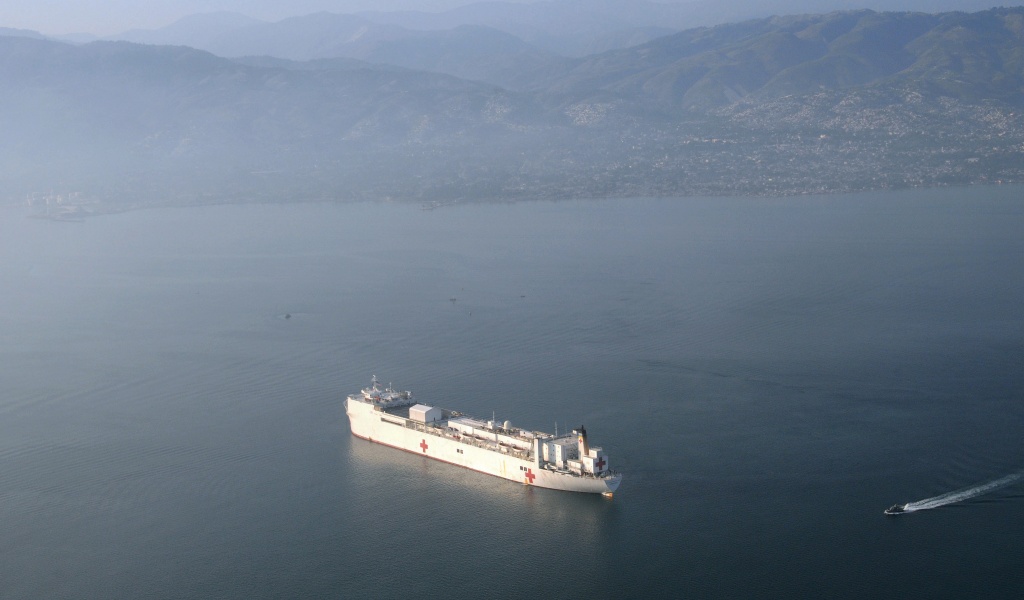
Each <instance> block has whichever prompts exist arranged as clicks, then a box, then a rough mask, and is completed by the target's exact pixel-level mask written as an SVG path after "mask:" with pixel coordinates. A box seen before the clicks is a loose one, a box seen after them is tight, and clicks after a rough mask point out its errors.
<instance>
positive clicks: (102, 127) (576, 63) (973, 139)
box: [0, 8, 1024, 204]
mask: <svg viewBox="0 0 1024 600" xmlns="http://www.w3.org/2000/svg"><path fill="white" fill-rule="evenodd" d="M139 35H141V34H139ZM161 35H165V36H168V39H167V40H165V41H174V40H176V41H177V42H178V43H180V44H182V45H176V46H159V45H140V44H137V43H128V42H95V43H89V44H85V45H72V44H67V43H61V42H56V41H52V40H45V39H38V38H37V37H30V36H25V35H17V36H10V35H7V36H4V35H2V32H0V127H2V130H3V131H4V132H6V135H5V136H3V138H2V139H0V158H2V160H3V164H4V165H5V168H4V169H3V171H2V172H0V177H2V178H3V179H2V180H0V185H2V187H3V189H4V190H6V192H7V194H8V196H11V197H15V198H16V197H19V196H20V195H24V194H27V193H31V192H35V191H39V190H47V189H52V188H55V187H56V188H60V189H68V190H72V189H73V190H76V191H82V193H83V195H84V196H91V197H95V198H101V199H103V200H104V201H105V202H108V203H110V202H118V201H120V202H124V203H131V204H134V203H148V202H176V203H180V202H202V201H212V200H213V199H220V200H232V199H253V198H259V199H286V198H282V194H287V195H288V197H289V198H302V199H308V198H342V199H343V198H380V197H395V198H423V199H432V200H433V199H451V198H456V199H477V198H520V197H566V196H601V195H644V194H690V193H702V194H706V193H754V194H760V193H805V192H818V191H844V190H853V189H870V188H880V187H891V186H901V185H940V184H948V183H972V182H983V181H996V180H1002V181H1019V180H1021V178H1022V173H1024V160H1021V159H1022V157H1024V153H1022V150H1024V127H1022V125H1021V119H1020V117H1019V115H1020V111H1021V110H1024V9H1020V8H1016V9H993V10H987V11H982V12H978V13H970V14H968V13H945V14H938V15H934V14H923V13H876V12H872V11H852V12H838V13H830V14H826V15H802V16H789V17H774V18H767V19H759V20H749V21H744V22H741V23H735V24H727V25H721V26H715V27H703V28H696V29H689V30H686V31H683V32H680V33H676V34H672V35H667V36H662V37H658V38H656V39H653V40H651V41H648V42H645V43H643V44H640V45H636V46H631V47H627V48H621V49H616V50H611V51H607V52H602V53H600V54H594V55H588V56H584V57H576V58H568V57H566V56H563V55H559V54H557V53H554V52H552V51H551V50H549V49H548V50H545V49H541V48H539V47H538V46H536V45H532V44H530V43H527V42H526V41H524V40H522V39H520V38H518V37H516V36H514V35H512V34H511V33H508V32H505V31H499V30H497V29H494V28H488V27H485V26H483V25H463V26H459V27H455V28H453V29H447V30H433V31H427V30H418V31H414V30H410V29H406V28H404V27H402V26H401V25H400V24H398V23H392V24H380V23H373V22H371V21H368V20H366V19H365V18H364V17H355V16H341V15H330V14H321V15H312V16H309V17H301V18H294V19H287V20H285V21H281V22H277V23H263V22H256V21H254V20H252V19H247V18H244V17H239V16H238V15H230V14H220V15H207V16H203V17H197V18H195V19H192V20H186V21H185V22H180V23H178V24H177V25H176V26H175V27H173V28H168V29H166V30H162V33H161ZM172 38H173V39H172ZM136 39H142V38H141V37H137V38H136ZM152 41H157V40H152ZM186 42H189V43H191V44H192V45H194V46H199V47H206V48H207V49H208V50H217V52H218V53H219V54H223V55H237V56H243V55H252V56H251V57H249V58H244V59H230V58H223V57H220V56H217V55H215V54H213V53H210V52H206V51H202V50H197V49H195V48H192V47H187V46H186V45H184V44H185V43H186ZM257 55H261V56H262V57H256V56H257ZM366 61H373V62H366Z"/></svg>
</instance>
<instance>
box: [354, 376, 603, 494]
mask: <svg viewBox="0 0 1024 600" xmlns="http://www.w3.org/2000/svg"><path fill="white" fill-rule="evenodd" d="M345 411H346V412H347V413H348V419H349V424H350V425H351V427H352V433H353V434H354V435H355V436H357V437H361V438H364V439H367V440H370V441H371V442H377V443H378V444H384V445H385V446H392V447H394V448H398V449H400V450H405V451H407V452H413V453H415V454H421V455H423V456H427V457H429V458H433V459H436V460H440V461H444V462H448V463H452V464H454V465H459V466H460V467H466V468H468V469H473V470H474V471H480V472H481V473H487V474H488V475H495V476H497V477H502V478H504V479H511V480H512V481H520V482H522V483H524V484H527V485H535V486H538V487H545V488H551V489H556V490H566V491H570V492H588V493H594V494H604V495H606V496H611V495H612V493H613V492H614V491H615V490H616V489H618V487H619V483H620V482H621V481H622V475H620V474H618V473H615V472H613V471H612V470H611V469H610V467H609V466H608V455H607V454H605V453H604V452H603V451H602V450H601V448H598V447H596V446H591V445H590V444H589V442H588V441H587V430H586V429H584V428H583V427H580V428H579V429H578V430H574V431H573V432H572V433H570V434H565V435H562V436H558V435H551V434H548V433H541V432H539V431H526V430H524V429H519V428H518V427H512V424H511V423H510V422H508V421H505V422H504V423H498V422H495V421H494V420H491V421H482V420H479V419H474V418H472V417H469V416H466V415H464V414H462V413H460V412H458V411H453V410H447V409H443V408H437V407H434V406H428V405H426V404H419V403H417V402H416V401H415V400H413V398H412V393H411V392H397V391H395V390H392V389H391V387H390V386H388V387H387V388H383V389H382V388H381V386H380V384H379V383H378V382H377V377H376V376H374V377H373V383H372V384H371V385H370V387H368V388H365V389H363V390H362V393H360V394H352V395H350V396H349V397H348V399H347V400H346V401H345Z"/></svg>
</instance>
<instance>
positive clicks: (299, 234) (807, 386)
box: [0, 187, 1024, 598]
mask: <svg viewBox="0 0 1024 600" xmlns="http://www.w3.org/2000/svg"><path fill="white" fill-rule="evenodd" d="M1021 197H1022V190H1021V189H1020V188H1019V187H1018V188H1010V187H990V188H972V189H958V190H933V191H912V192H901V193H890V194H875V195H856V196H839V197H824V198H799V199H775V200H766V199H728V198H727V199H668V200H639V201H638V200H620V201H595V202H565V203H521V204H514V205H486V206H453V207H444V208H441V209H438V210H432V211H423V210H420V209H419V207H417V206H408V205H389V204H356V205H302V206H222V207H208V208H189V209H169V210H146V211H137V212H130V213H125V214H118V215H108V216H103V217H98V218H93V219H89V220H87V221H86V222H84V223H63V222H51V221H43V220H35V219H27V218H24V215H25V211H24V210H23V209H21V208H20V207H18V208H7V209H3V210H2V211H0V292H2V296H0V341H2V344H0V542H2V543H0V597H3V598H30V597H40V598H42V597H46V598H115V597H120V598H282V597H296V598H298V597H310V598H312V597H323V598H326V597H381V598H448V597H483V598H506V597H507V598H513V597H532V596H538V597H545V598H581V597H596V598H603V597H701V598H736V597H778V598H790V597H796V596H805V597H837V598H838V597H847V598H863V597H890V598H896V597H919V598H925V597H928V598H934V597H964V596H979V595H980V596H988V597H1020V596H1021V595H1022V594H1024V575H1022V573H1024V569H1022V568H1021V567H1022V566H1024V537H1022V536H1021V532H1022V531H1024V484H1022V483H1020V482H1016V483H1010V484H1009V485H1005V486H1003V487H1001V488H999V489H996V490H992V491H990V492H988V493H986V494H983V495H980V496H977V497H974V498H970V499H968V500H966V501H964V502H960V503H956V504H951V505H947V506H943V507H939V508H936V509H933V510H925V511H920V512H917V513H914V514H911V515H906V516H904V517H898V518H886V517H883V516H882V510H883V509H884V508H886V507H888V506H889V505H891V504H893V503H894V502H909V501H914V500H920V499H924V498H929V497H932V496H937V495H939V494H944V493H947V492H949V491H951V490H955V489H960V488H964V487H965V486H971V485H973V484H979V483H984V482H986V481H991V480H995V479H998V478H1001V477H1006V476H1007V475H1009V474H1012V473H1016V472H1019V471H1021V469H1024V308H1022V307H1024V202H1022V201H1021ZM453 299H454V300H453ZM286 316H287V317H288V318H286ZM372 374H377V375H378V376H380V377H381V378H382V379H383V380H384V381H393V382H394V383H395V386H396V387H400V388H402V389H412V390H413V391H414V393H416V394H417V396H418V397H419V398H420V399H422V400H424V401H428V402H434V403H437V404H439V405H442V406H447V407H451V408H457V409H460V410H463V411H465V412H468V413H470V414H477V415H481V416H489V415H490V414H491V413H492V411H494V412H495V413H496V414H497V416H498V418H499V419H509V420H511V421H512V422H513V423H515V424H517V425H520V426H523V427H529V428H534V429H541V430H548V431H550V430H553V429H554V426H555V422H556V421H557V422H558V425H559V427H560V428H561V427H565V426H576V425H579V424H585V425H586V426H587V429H588V431H589V432H590V433H591V437H592V438H593V440H594V441H595V442H596V443H597V444H599V445H602V446H603V447H604V448H605V449H606V450H607V451H608V453H609V455H610V457H611V461H612V464H613V466H614V467H616V468H618V469H620V470H622V471H624V473H625V479H624V482H623V484H622V487H621V488H620V490H619V493H617V494H616V496H615V498H614V499H613V500H611V501H608V500H606V499H603V498H600V497H590V496H582V495H575V494H567V493H563V492H553V491H547V490H540V489H533V488H527V487H523V486H521V485H517V484H514V483H510V482H507V481H503V480H500V479H497V478H492V477H487V476H484V475H480V474H476V473H473V472H469V471H465V470H462V469H458V468H456V467H452V466H449V465H445V464H441V463H432V462H429V461H427V460H426V459H424V458H422V457H419V456H415V455H412V454H406V453H402V452H399V451H396V450H391V449H387V448H383V447H380V446H376V445H371V444H369V443H367V442H364V441H361V440H358V439H355V438H353V437H352V436H351V435H350V433H349V430H348V423H347V420H346V418H345V416H344V410H343V406H342V400H343V398H344V396H345V395H346V394H348V393H352V392H355V391H357V390H358V389H359V388H360V387H363V386H365V385H366V384H367V383H368V382H369V378H370V376H371V375H372Z"/></svg>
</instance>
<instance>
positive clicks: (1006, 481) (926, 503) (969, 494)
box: [903, 471, 1024, 512]
mask: <svg viewBox="0 0 1024 600" xmlns="http://www.w3.org/2000/svg"><path fill="white" fill-rule="evenodd" d="M1020 479H1024V471H1020V472H1017V473H1013V474H1011V475H1007V476H1006V477H1000V478H999V479H996V480H994V481H989V482H988V483H982V484H980V485H976V486H974V487H969V488H965V489H961V490H954V491H952V492H946V493H945V494H940V495H938V496H933V497H931V498H925V499H924V500H918V501H916V502H910V503H908V504H907V505H906V506H904V507H903V510H904V511H905V512H914V511H915V510H929V509H932V508H938V507H940V506H945V505H947V504H953V503H954V502H963V501H964V500H969V499H971V498H974V497H976V496H980V495H982V494H987V493H988V492H991V491H992V490H996V489H999V488H1001V487H1003V486H1007V485H1010V484H1011V483H1014V482H1016V481H1019V480H1020Z"/></svg>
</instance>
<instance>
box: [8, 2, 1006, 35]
mask: <svg viewBox="0 0 1024 600" xmlns="http://www.w3.org/2000/svg"><path fill="white" fill-rule="evenodd" d="M480 1H487V0H0V27H11V28H16V29H31V30H34V31H39V32H41V33H44V34H49V35H62V34H69V33H91V34H95V35H101V36H102V35H114V34H118V33H123V32H125V31H127V30H129V29H156V28H159V27H163V26H165V25H169V24H171V23H173V22H174V21H176V20H178V19H180V18H181V17H184V16H187V15H191V14H196V13H207V12H214V11H231V12H238V13H242V14H245V15H248V16H250V17H255V18H258V19H263V20H268V21H276V20H280V19H284V18H287V17H291V16H296V15H304V14H309V13H312V12H317V11H324V10H326V11H330V12H337V13H351V12H359V11H369V10H379V11H391V10H423V11H430V12H438V11H443V10H447V9H450V8H455V7H457V6H462V5H466V4H473V3H475V2H480ZM503 1H505V2H514V3H520V4H522V3H532V2H537V1H540V0H503ZM595 1H598V0H595ZM656 1H658V2H660V3H662V4H685V3H695V4H707V3H709V2H712V1H714V0H656ZM719 1H721V2H723V4H728V5H729V6H732V7H735V6H742V5H745V4H746V5H750V6H758V5H764V4H771V5H772V6H773V7H778V8H776V9H775V10H776V11H777V12H779V13H785V12H819V11H817V10H814V9H813V8H809V7H813V6H815V3H814V2H809V1H808V0H769V1H768V2H766V1H765V0H719ZM827 4H829V7H828V8H827V9H824V10H831V9H835V8H873V9H875V10H887V9H893V10H907V9H910V10H926V11H928V12H937V11H941V10H950V9H958V10H968V11H970V10H982V9H984V8H989V7H991V6H995V5H1002V6H1010V5H1013V6H1016V5H1019V4H1020V2H1014V1H1006V0H1003V1H999V0H991V1H990V2H986V1H979V0H932V1H931V2H929V1H928V0H888V1H887V0H859V1H858V0H832V1H831V2H828V3H827ZM897 5H898V6H897ZM787 6H793V7H794V10H793V11H787V10H786V7H787Z"/></svg>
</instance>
